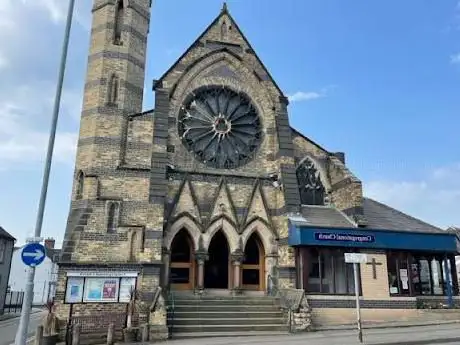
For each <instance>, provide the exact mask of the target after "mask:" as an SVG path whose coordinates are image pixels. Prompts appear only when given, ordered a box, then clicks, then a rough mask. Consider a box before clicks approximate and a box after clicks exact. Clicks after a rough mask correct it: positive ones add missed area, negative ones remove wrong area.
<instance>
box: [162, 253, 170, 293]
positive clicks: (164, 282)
mask: <svg viewBox="0 0 460 345" xmlns="http://www.w3.org/2000/svg"><path fill="white" fill-rule="evenodd" d="M162 253H163V255H162V256H163V274H162V281H161V282H160V286H162V287H168V286H169V273H170V272H169V270H170V268H169V266H170V261H171V252H170V251H169V250H167V249H166V248H163V249H162Z"/></svg>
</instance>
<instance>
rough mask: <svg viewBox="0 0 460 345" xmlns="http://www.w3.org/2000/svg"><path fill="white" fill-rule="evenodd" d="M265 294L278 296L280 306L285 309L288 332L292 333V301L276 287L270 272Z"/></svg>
mask: <svg viewBox="0 0 460 345" xmlns="http://www.w3.org/2000/svg"><path fill="white" fill-rule="evenodd" d="M267 294H268V295H269V296H273V297H279V299H280V304H281V308H282V309H284V310H287V317H288V329H289V333H292V330H293V326H294V309H293V306H292V303H291V301H290V299H289V298H288V297H287V296H286V294H285V293H284V292H283V291H281V290H280V289H279V288H278V284H277V283H276V282H275V280H274V278H273V277H272V275H271V274H269V275H268V277H267Z"/></svg>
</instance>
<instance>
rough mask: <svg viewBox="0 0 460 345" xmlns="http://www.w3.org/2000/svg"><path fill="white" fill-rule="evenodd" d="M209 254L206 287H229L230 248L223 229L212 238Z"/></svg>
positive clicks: (206, 267) (205, 279) (206, 268)
mask: <svg viewBox="0 0 460 345" xmlns="http://www.w3.org/2000/svg"><path fill="white" fill-rule="evenodd" d="M208 255H209V259H208V261H206V265H205V273H204V287H205V289H228V287H229V286H228V285H229V284H228V282H229V279H228V277H229V269H228V268H229V265H230V261H229V248H228V242H227V238H226V237H225V235H224V233H223V232H222V231H218V232H217V233H216V234H215V235H214V236H213V238H212V239H211V243H210V244H209V249H208Z"/></svg>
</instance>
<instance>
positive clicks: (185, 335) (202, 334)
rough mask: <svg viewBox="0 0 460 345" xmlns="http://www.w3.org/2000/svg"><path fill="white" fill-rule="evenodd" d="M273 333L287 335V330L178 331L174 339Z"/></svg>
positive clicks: (250, 335)
mask: <svg viewBox="0 0 460 345" xmlns="http://www.w3.org/2000/svg"><path fill="white" fill-rule="evenodd" d="M273 335H286V332H285V331H282V332H275V331H270V332H263V331H252V332H238V331H233V332H193V333H177V334H174V336H173V339H190V338H224V337H225V338H233V339H234V338H235V337H256V336H261V337H263V336H273Z"/></svg>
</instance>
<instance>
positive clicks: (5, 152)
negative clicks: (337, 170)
mask: <svg viewBox="0 0 460 345" xmlns="http://www.w3.org/2000/svg"><path fill="white" fill-rule="evenodd" d="M67 4H68V1H67V0H1V1H0V42H1V43H0V76H1V82H0V193H1V197H0V226H2V227H3V228H5V229H6V230H7V231H9V232H10V233H11V234H12V235H14V236H15V237H16V238H17V239H18V242H17V244H21V243H23V242H24V240H25V238H26V237H27V236H31V235H32V234H33V231H34V228H35V220H36V214H37V207H38V199H39V195H40V189H41V184H42V176H43V168H44V158H45V154H46V146H47V140H48V133H49V128H50V120H51V114H52V105H53V99H54V94H55V88H56V83H57V74H58V66H59V59H60V55H61V49H62V41H63V35H64V25H65V17H66V11H67ZM91 5H92V1H91V0H76V10H75V15H74V21H73V24H72V32H71V39H70V49H69V54H68V61H67V69H66V76H65V85H64V90H63V99H62V104H61V110H60V115H59V116H60V117H59V124H58V133H57V138H56V147H55V152H54V157H53V165H52V171H51V179H50V185H49V190H48V197H47V203H46V209H45V218H44V223H43V230H42V236H43V237H54V238H55V239H56V241H57V245H58V246H59V245H60V244H61V243H62V239H63V235H64V231H65V226H66V221H67V216H68V212H69V206H70V191H71V186H72V175H73V170H74V163H75V152H76V143H77V137H78V129H79V117H80V112H81V103H82V92H83V85H84V79H85V73H86V63H87V54H88V46H89V33H90V26H91ZM221 6H222V1H220V0H195V1H190V0H153V7H152V18H151V27H150V34H149V42H148V56H147V72H146V79H145V85H146V86H145V99H144V108H145V109H151V108H152V107H153V95H152V92H151V85H152V80H153V79H157V78H159V77H160V76H161V75H162V74H163V72H165V71H166V70H167V69H168V68H169V67H170V66H171V65H172V64H173V63H174V62H175V60H176V59H177V58H178V57H179V56H180V55H181V54H182V52H183V51H184V50H186V49H187V48H188V46H189V45H190V44H191V43H192V42H193V41H194V40H195V39H196V38H197V37H198V36H199V35H200V34H201V32H202V31H203V30H204V29H205V28H206V27H207V26H208V25H209V23H210V22H211V21H212V20H213V19H214V18H215V17H216V16H217V15H218V13H219V10H220V8H221ZM228 7H229V10H230V12H231V14H232V16H233V17H234V18H235V20H236V21H237V23H238V25H239V26H240V28H241V29H242V31H243V32H244V34H245V35H246V37H247V38H248V40H249V41H250V42H251V44H252V46H253V48H254V49H255V50H256V52H257V54H258V55H259V57H260V58H261V59H262V61H263V62H264V64H265V65H266V66H267V68H268V69H269V70H270V73H271V74H272V76H273V77H274V79H275V80H276V81H277V83H278V85H279V86H280V87H281V89H282V90H283V91H284V93H285V94H286V95H288V96H289V98H290V100H291V102H290V105H289V116H290V122H291V125H292V126H293V127H295V128H296V129H298V130H300V131H301V132H303V133H304V134H305V135H306V136H308V137H309V138H311V139H312V140H313V141H315V142H317V143H319V144H320V145H322V146H323V147H325V148H327V149H328V150H330V151H344V152H346V160H347V166H348V167H349V169H350V170H351V171H352V172H353V173H354V174H355V175H356V176H357V177H358V178H360V179H361V180H362V181H363V187H364V194H365V195H366V196H368V197H372V198H374V199H376V200H379V201H381V202H384V203H386V204H388V205H390V206H392V207H395V208H398V209H400V210H402V211H404V212H407V213H409V214H411V215H412V216H415V217H418V218H421V219H423V220H425V221H427V222H429V223H431V224H433V225H436V226H439V227H442V228H446V227H448V226H451V225H456V226H460V130H459V125H460V116H459V115H460V2H459V1H458V0H443V1H431V0H405V1H399V0H386V1H369V0H354V1H343V0H284V1H275V0H233V1H228Z"/></svg>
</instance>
